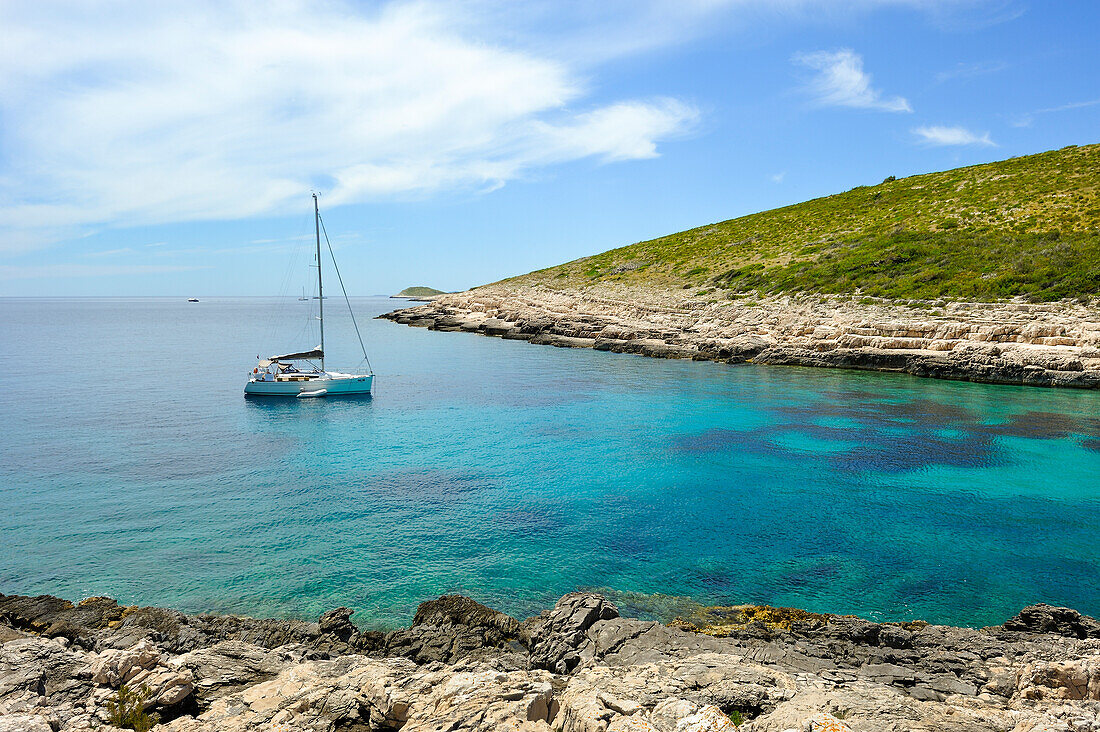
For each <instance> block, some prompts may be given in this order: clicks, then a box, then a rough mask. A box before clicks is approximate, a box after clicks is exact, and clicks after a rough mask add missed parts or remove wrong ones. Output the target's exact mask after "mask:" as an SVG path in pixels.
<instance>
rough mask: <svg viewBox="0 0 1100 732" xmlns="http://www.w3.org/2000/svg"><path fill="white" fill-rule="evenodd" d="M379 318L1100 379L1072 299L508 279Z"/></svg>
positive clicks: (573, 339)
mask: <svg viewBox="0 0 1100 732" xmlns="http://www.w3.org/2000/svg"><path fill="white" fill-rule="evenodd" d="M380 317H383V318H388V319H390V320H394V321H396V322H398V323H404V324H407V325H411V326H416V327H426V328H429V329H431V330H441V331H467V332H473V333H482V334H484V335H490V336H499V337H502V338H508V339H515V340H527V341H530V342H531V343H534V344H539V345H550V346H557V347H562V348H595V349H596V350H600V351H613V352H615V353H636V354H639V355H643V356H650V357H653V358H691V359H696V360H708V361H723V362H726V363H744V362H745V361H750V360H751V361H753V362H755V363H765V364H778V365H797V366H818V367H829V368H849V369H865V370H875V371H902V372H906V373H909V374H913V375H915V376H923V377H931V378H941V379H960V380H964V381H981V382H989V383H997V384H1025V385H1033V386H1061V387H1076V388H1086V389H1095V388H1098V387H1100V311H1097V310H1096V309H1094V308H1093V309H1090V308H1087V307H1084V306H1081V305H1079V304H1076V303H1069V302H1064V303H1046V304H1033V303H1024V302H1015V301H1014V302H1003V303H965V302H939V303H934V304H929V303H906V302H889V301H879V302H862V301H861V302H854V301H852V300H850V299H845V298H833V297H809V296H793V295H784V296H771V297H761V298H755V299H753V300H751V301H749V302H746V301H743V300H733V301H730V300H722V301H715V300H699V299H697V298H694V297H692V296H691V295H690V293H687V292H684V293H679V292H675V291H673V292H670V291H667V290H661V289H646V288H644V287H636V286H635V287H626V286H622V285H619V284H615V283H599V284H593V285H590V286H588V287H586V288H583V289H579V290H557V289H552V288H550V287H546V286H529V287H520V286H518V285H510V284H508V283H500V284H495V285H487V286H484V287H479V288H476V289H473V290H468V291H466V292H459V293H452V294H448V295H443V296H440V297H438V298H436V299H435V300H433V301H432V302H430V303H427V304H424V305H420V306H418V307H414V308H409V309H406V310H398V311H396V312H393V313H388V314H386V315H383V316H380Z"/></svg>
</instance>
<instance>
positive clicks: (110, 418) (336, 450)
mask: <svg viewBox="0 0 1100 732" xmlns="http://www.w3.org/2000/svg"><path fill="white" fill-rule="evenodd" d="M398 304H400V303H399V302H397V301H391V300H384V299H362V300H359V301H357V309H358V310H359V311H361V312H362V313H363V317H362V318H361V320H363V321H365V322H363V323H361V324H362V325H364V326H365V327H364V335H365V337H366V339H367V343H368V349H369V351H370V353H371V357H372V361H373V365H374V368H375V370H376V372H377V373H378V377H377V380H376V382H375V386H376V388H375V395H374V397H373V398H371V399H355V400H246V399H244V398H243V396H242V389H243V386H244V379H245V373H246V371H247V370H249V369H250V368H251V367H252V365H253V360H252V359H253V356H254V355H256V353H257V352H262V353H267V352H269V351H273V350H277V348H278V347H279V346H280V345H284V343H279V344H275V345H272V340H271V337H270V336H269V333H271V332H272V328H271V323H272V316H273V313H275V312H277V311H280V310H281V312H283V313H284V314H285V313H287V312H291V313H292V314H293V313H294V309H295V307H297V308H299V309H302V308H306V307H308V306H309V304H307V303H300V304H295V303H289V304H287V303H283V304H282V305H279V306H278V307H277V306H276V303H275V302H274V301H273V300H266V299H258V298H254V299H249V298H239V299H230V298H225V299H204V300H203V302H201V303H198V304H188V303H186V302H183V301H182V298H172V299H168V298H163V299H62V298H59V299H0V343H2V346H3V348H2V350H3V354H4V357H5V358H4V362H5V367H4V369H3V370H2V371H0V374H2V375H0V379H2V384H0V386H2V388H0V414H2V416H3V424H4V427H5V436H4V439H3V443H2V444H3V447H2V451H3V453H2V461H0V491H2V493H0V495H2V498H3V501H2V503H0V544H2V547H0V592H4V593H8V594H12V593H21V594H28V593H29V594H37V593H51V594H57V595H61V596H64V597H68V598H72V599H76V598H79V597H83V596H87V595H90V594H107V595H111V596H114V597H116V598H119V599H120V600H121V601H124V602H127V603H133V602H140V603H142V604H157V605H167V606H171V607H176V608H179V609H182V610H185V611H205V610H214V611H235V612H246V613H251V614H255V615H279V616H299V617H310V616H316V615H317V614H318V613H320V612H321V611H322V610H324V609H326V608H330V607H332V606H335V605H348V606H350V607H353V608H356V609H357V610H358V614H357V616H356V619H357V620H358V621H360V622H361V623H365V624H368V625H374V626H381V627H385V626H394V625H399V624H405V623H407V622H408V620H409V619H410V618H411V616H412V613H413V611H414V609H415V607H416V604H417V603H418V602H420V601H421V600H424V599H426V598H430V597H433V596H437V595H439V594H442V593H445V592H461V593H465V594H468V595H471V596H473V597H475V598H477V599H478V600H481V601H483V602H486V603H488V604H490V605H492V606H494V607H498V608H501V609H503V610H506V611H508V612H510V613H513V614H516V615H519V616H521V617H522V616H525V615H526V614H530V613H533V612H535V611H537V610H539V609H542V608H544V607H547V606H548V605H549V604H551V603H552V602H553V601H554V600H555V599H556V598H557V597H558V596H560V595H561V594H563V593H565V592H568V591H570V590H573V589H576V588H579V587H606V588H614V589H615V590H617V591H619V592H621V593H625V594H618V595H616V596H617V597H618V599H619V600H620V602H622V603H623V605H624V606H625V607H627V608H628V609H630V610H631V611H632V612H636V613H656V614H658V615H660V614H663V613H665V614H667V613H669V612H675V611H676V610H678V609H681V608H682V607H684V605H685V603H686V602H688V601H689V600H690V601H698V602H703V603H708V604H714V603H736V602H768V603H773V604H782V605H794V606H799V607H805V608H809V609H812V610H818V611H829V612H848V613H857V614H860V615H863V616H869V617H875V618H889V619H906V618H924V619H928V620H933V621H942V622H951V623H961V624H971V625H979V624H989V623H995V622H1001V621H1003V620H1004V619H1005V618H1006V617H1008V616H1010V615H1011V614H1013V613H1015V612H1016V611H1017V610H1018V609H1019V608H1020V607H1022V606H1023V605H1025V604H1028V603H1031V602H1035V601H1046V602H1051V603H1056V604H1065V605H1071V606H1074V607H1077V608H1079V609H1080V610H1082V611H1085V612H1089V613H1091V614H1100V582H1097V577H1098V576H1100V541H1098V540H1097V527H1098V526H1100V394H1098V393H1091V392H1076V391H1056V390H1044V389H1028V388H1017V387H1003V386H986V385H977V384H966V383H955V382H943V381H931V380H921V379H915V378H911V377H907V376H898V375H888V374H872V373H859V372H850V371H847V372H846V371H832V370H813V369H796V368H782V367H758V366H751V365H743V366H726V365H720V364H712V363H692V362H683V361H662V360H655V359H644V358H639V357H635V356H628V355H617V354H609V353H597V352H594V351H587V350H563V349H555V348H548V347H538V346H532V345H529V344H525V343H521V342H514V341H502V340H498V339H491V338H484V337H480V336H475V335H471V334H463V333H431V332H428V331H425V330H422V329H415V328H408V327H404V326H399V325H395V324H392V323H389V322H387V321H378V320H370V319H368V318H367V317H366V316H368V315H374V314H377V313H381V312H384V311H385V310H388V309H391V308H392V307H395V306H396V305H398ZM329 310H330V312H332V311H336V313H337V314H336V315H333V316H332V317H330V318H329V321H328V329H327V330H328V336H329V351H330V353H333V354H334V358H333V359H332V360H333V361H337V362H341V361H342V362H344V363H347V364H348V365H354V363H355V358H354V357H353V351H352V349H351V345H352V344H353V343H354V341H353V338H354V336H353V334H351V333H350V331H349V326H348V322H347V320H346V316H343V315H340V314H339V310H338V308H336V307H332V308H329ZM303 314H304V310H303V312H302V313H298V314H295V315H294V317H293V318H292V320H295V321H297V320H298V319H299V317H298V316H299V315H303ZM285 345H286V346H288V347H290V348H294V347H302V346H310V345H313V343H312V342H310V343H297V342H290V341H287V342H285ZM341 345H342V346H343V350H342V352H341Z"/></svg>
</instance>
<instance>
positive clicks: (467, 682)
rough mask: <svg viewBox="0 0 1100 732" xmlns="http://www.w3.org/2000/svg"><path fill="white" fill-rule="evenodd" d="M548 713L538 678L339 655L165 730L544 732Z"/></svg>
mask: <svg viewBox="0 0 1100 732" xmlns="http://www.w3.org/2000/svg"><path fill="white" fill-rule="evenodd" d="M555 713H556V708H555V707H554V701H553V687H552V684H551V683H550V676H549V674H546V673H545V672H526V671H516V672H511V673H502V672H499V671H494V670H491V669H481V668H476V667H456V668H453V669H447V670H446V671H443V670H437V671H426V670H423V669H422V668H421V667H419V666H417V665H416V664H414V663H412V662H411V661H408V660H405V659H385V660H376V659H368V658H364V657H362V656H347V657H344V658H340V659H337V660H334V661H307V662H305V663H302V664H297V665H295V666H293V667H291V668H288V669H286V670H284V671H283V672H282V673H280V674H279V676H277V677H276V678H274V679H272V680H270V681H267V682H264V683H262V684H258V685H256V686H253V687H250V688H248V689H246V690H244V691H243V692H240V693H238V694H233V695H229V696H226V697H223V698H222V699H219V700H218V701H216V702H215V703H214V704H213V705H212V706H211V708H210V709H209V710H208V711H206V712H204V713H203V714H201V715H199V716H198V717H197V718H194V717H187V718H179V719H176V720H174V721H173V722H171V723H169V724H168V725H166V726H165V727H164V730H165V732H246V731H247V732H252V731H256V732H258V731H259V730H265V731H266V730H270V729H272V728H273V727H276V726H277V725H280V724H282V725H287V726H288V727H292V728H293V729H295V730H303V731H304V730H325V731H326V732H328V731H329V730H332V729H334V728H335V727H337V726H351V725H353V724H359V725H361V727H362V728H364V729H398V728H400V729H401V730H403V732H426V731H427V730H441V729H453V730H486V732H488V731H489V730H499V729H519V730H529V731H530V732H550V726H549V724H548V723H547V720H548V719H550V718H552V716H553V715H554V714H555Z"/></svg>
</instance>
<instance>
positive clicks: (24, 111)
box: [0, 0, 696, 251]
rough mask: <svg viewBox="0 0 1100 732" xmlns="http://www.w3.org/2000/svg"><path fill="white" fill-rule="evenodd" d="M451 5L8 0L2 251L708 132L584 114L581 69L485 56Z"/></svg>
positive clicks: (620, 156) (434, 185)
mask: <svg viewBox="0 0 1100 732" xmlns="http://www.w3.org/2000/svg"><path fill="white" fill-rule="evenodd" d="M452 7H453V6H448V5H432V4H429V3H408V4H389V5H384V6H382V7H381V8H380V9H378V8H375V9H369V10H368V9H364V8H363V7H362V6H358V5H351V4H346V5H345V4H343V3H341V2H337V1H335V0H334V1H333V2H328V3H315V2H307V0H283V1H282V2H278V3H275V4H262V5H256V4H254V3H250V2H245V0H230V1H229V2H219V3H213V2H211V3H188V4H186V5H181V6H175V7H172V6H171V5H170V4H169V3H148V4H142V5H134V4H132V3H123V2H114V3H110V2H108V3H105V4H97V6H96V7H95V8H92V7H91V6H87V5H83V4H79V3H76V4H72V3H67V2H58V1H54V2H50V1H46V2H38V3H5V4H0V27H3V28H4V29H5V30H4V37H5V42H4V44H0V117H2V118H3V119H4V122H5V128H6V129H5V130H4V135H5V139H4V141H3V142H4V152H5V153H6V154H5V156H4V158H0V159H4V163H3V166H2V167H0V241H2V242H5V243H0V249H7V250H9V251H11V250H18V249H27V248H33V247H34V246H35V245H36V244H37V245H41V244H43V243H45V242H48V241H50V240H57V239H62V238H66V237H71V236H76V235H79V234H80V233H83V232H84V231H85V230H86V229H87V228H88V227H89V226H125V225H136V224H154V223H163V222H175V221H185V220H202V219H231V218H243V217H249V216H254V215H261V214H270V213H273V212H278V211H285V210H288V209H291V208H304V207H305V206H306V205H307V203H308V200H307V196H306V195H305V194H306V192H307V191H308V190H309V189H310V188H316V189H319V190H323V191H325V192H326V198H327V202H328V204H329V205H337V204H342V203H355V202H362V201H365V200H370V199H376V198H379V197H385V196H392V195H395V194H423V193H426V192H432V191H437V190H441V189H451V188H463V187H466V188H472V189H478V188H482V189H492V188H495V187H498V186H500V185H503V184H504V183H506V182H507V181H509V180H513V179H515V178H517V177H520V176H522V175H524V174H525V173H526V172H527V171H529V170H531V169H532V168H534V167H536V166H544V165H551V164H554V163H559V162H564V161H569V160H576V159H580V158H594V159H597V160H601V161H623V160H633V159H644V158H651V157H654V156H655V155H657V154H658V152H657V150H658V148H657V146H658V144H659V143H660V141H662V140H665V139H668V138H670V137H672V136H674V135H678V134H681V133H683V132H684V131H685V130H686V129H688V128H689V127H690V125H691V124H692V123H693V121H694V120H695V118H696V111H695V109H694V108H693V107H692V106H691V105H690V104H687V103H685V102H681V101H677V100H673V99H631V100H623V101H619V102H611V103H604V104H602V105H593V104H592V103H586V102H585V98H586V95H587V93H588V92H587V90H586V88H585V84H584V82H583V81H582V79H581V75H580V74H579V73H578V71H577V70H576V69H573V68H571V67H570V66H569V65H568V64H567V63H565V62H561V61H558V60H555V59H554V58H552V57H551V56H549V55H545V54H543V55H539V54H535V53H532V52H529V51H528V52H525V51H522V50H516V49H513V48H509V47H507V46H506V45H504V44H502V43H489V42H485V41H483V40H481V39H479V38H478V37H477V35H476V34H475V33H473V31H471V30H470V29H469V28H465V26H467V25H469V24H468V23H466V24H463V23H456V22H452V21H454V17H453V16H454V14H455V13H456V12H457V14H458V15H462V8H457V7H455V8H454V9H453V10H452ZM448 13H450V15H449V14H448ZM459 27H462V28H464V32H465V35H463V34H462V32H463V31H460V30H456V28H459Z"/></svg>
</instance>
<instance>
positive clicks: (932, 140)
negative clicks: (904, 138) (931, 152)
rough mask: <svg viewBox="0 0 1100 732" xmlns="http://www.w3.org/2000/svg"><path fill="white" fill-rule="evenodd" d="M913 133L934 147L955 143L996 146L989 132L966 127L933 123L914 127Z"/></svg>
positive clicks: (922, 141)
mask: <svg viewBox="0 0 1100 732" xmlns="http://www.w3.org/2000/svg"><path fill="white" fill-rule="evenodd" d="M913 134H914V135H916V136H917V139H918V141H919V142H920V143H922V144H924V145H929V146H932V147H947V146H953V145H982V146H985V147H996V146H997V143H995V142H993V140H992V139H990V137H989V133H988V132H982V133H980V134H979V133H976V132H971V131H970V130H968V129H966V128H965V127H944V126H940V125H931V126H927V127H915V128H913Z"/></svg>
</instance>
